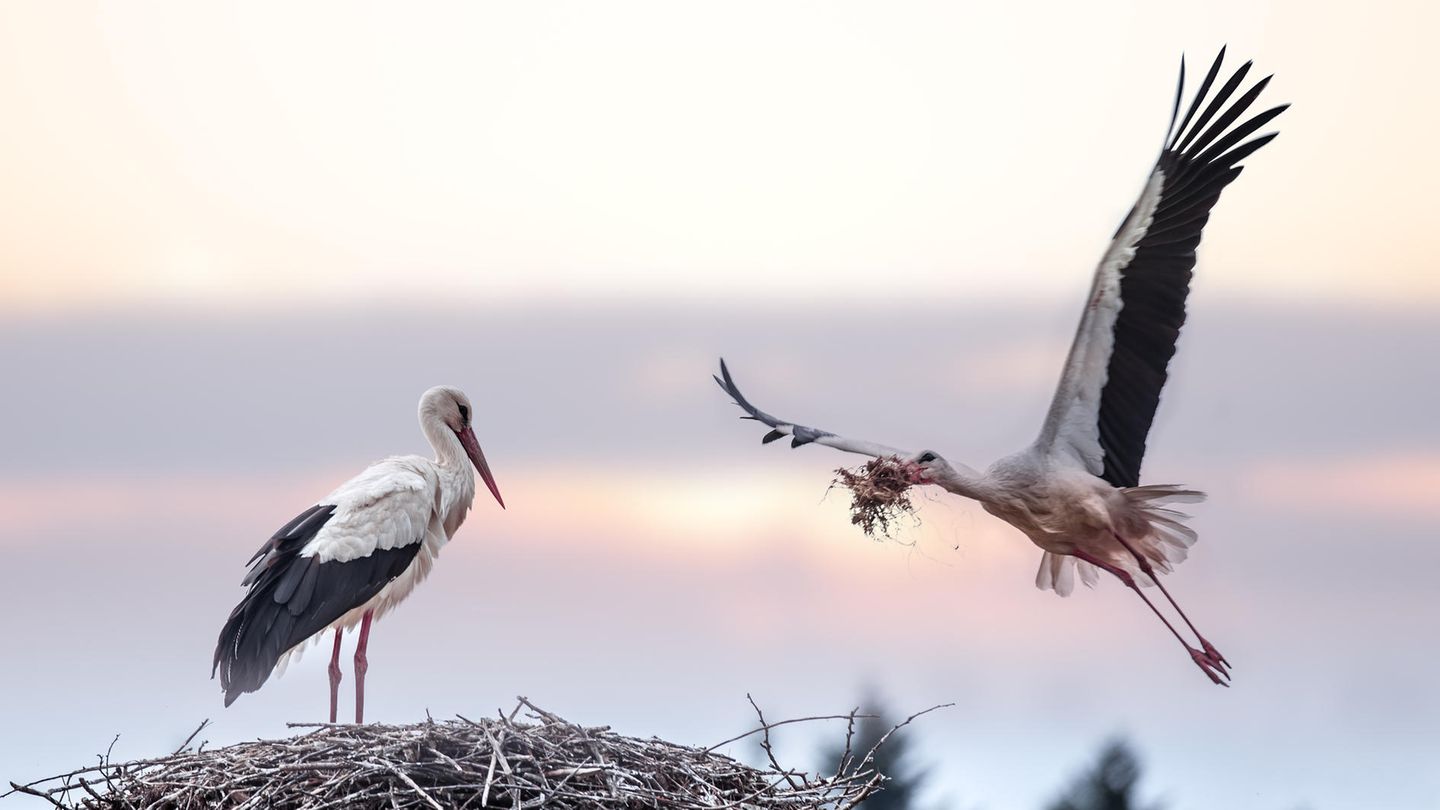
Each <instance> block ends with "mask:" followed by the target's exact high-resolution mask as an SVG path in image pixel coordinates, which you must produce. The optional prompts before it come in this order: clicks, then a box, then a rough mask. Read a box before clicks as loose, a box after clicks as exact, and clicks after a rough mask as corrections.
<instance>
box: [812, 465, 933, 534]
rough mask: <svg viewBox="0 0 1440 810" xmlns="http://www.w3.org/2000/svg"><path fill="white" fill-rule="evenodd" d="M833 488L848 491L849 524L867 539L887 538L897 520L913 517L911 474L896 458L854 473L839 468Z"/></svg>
mask: <svg viewBox="0 0 1440 810" xmlns="http://www.w3.org/2000/svg"><path fill="white" fill-rule="evenodd" d="M835 485H839V486H842V487H845V488H846V489H848V490H850V494H851V500H850V522H851V523H853V524H855V525H856V526H859V527H860V529H861V530H862V531H864V532H865V534H866V535H867V536H869V537H873V538H875V539H881V538H886V537H890V534H891V529H892V527H893V526H894V524H895V523H896V521H898V520H900V519H901V518H904V517H910V516H913V515H914V514H915V505H914V504H913V503H911V502H910V488H911V487H912V486H913V484H911V483H910V474H909V473H908V472H906V469H905V465H904V464H903V463H902V462H901V461H900V460H899V459H897V458H893V457H891V458H877V459H872V460H871V461H868V462H866V463H865V465H864V466H862V467H857V468H855V469H853V470H852V469H847V468H845V467H841V468H840V469H838V470H836V471H835V481H834V484H832V486H835Z"/></svg>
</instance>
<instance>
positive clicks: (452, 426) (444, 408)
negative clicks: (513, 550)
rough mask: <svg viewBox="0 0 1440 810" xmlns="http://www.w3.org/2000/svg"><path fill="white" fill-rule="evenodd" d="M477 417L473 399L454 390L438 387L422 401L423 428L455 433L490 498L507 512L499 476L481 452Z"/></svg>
mask: <svg viewBox="0 0 1440 810" xmlns="http://www.w3.org/2000/svg"><path fill="white" fill-rule="evenodd" d="M473 415H474V409H473V408H472V407H471V405H470V398H469V397H467V396H465V392H464V391H461V390H460V389H459V388H455V387H454V386H449V385H437V386H435V387H434V388H431V389H430V390H429V391H426V392H425V393H424V395H422V396H421V397H420V426H421V427H422V428H424V429H425V430H427V431H429V430H432V429H436V428H438V429H443V430H448V431H450V432H451V433H454V434H455V437H456V438H457V439H459V440H460V446H461V447H463V448H465V455H467V456H469V457H470V463H472V464H474V465H475V471H476V472H478V473H480V478H481V479H482V480H483V481H484V482H485V486H487V487H489V488H490V494H491V495H494V496H495V500H496V501H499V503H500V508H502V509H503V508H505V499H504V498H501V497H500V487H498V486H496V485H495V476H494V475H492V474H491V472H490V465H489V464H487V463H486V462H485V453H484V452H482V451H481V450H480V442H479V440H477V439H476V438H475V431H474V429H473V428H471V426H470V419H471V417H472V416H473Z"/></svg>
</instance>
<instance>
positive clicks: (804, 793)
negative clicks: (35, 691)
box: [0, 698, 918, 810]
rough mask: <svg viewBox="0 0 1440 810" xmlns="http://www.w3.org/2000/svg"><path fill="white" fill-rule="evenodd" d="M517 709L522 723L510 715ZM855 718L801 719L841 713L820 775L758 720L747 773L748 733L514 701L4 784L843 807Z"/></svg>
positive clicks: (212, 796)
mask: <svg viewBox="0 0 1440 810" xmlns="http://www.w3.org/2000/svg"><path fill="white" fill-rule="evenodd" d="M752 703H753V702H752ZM522 711H523V712H524V718H523V720H520V721H517V719H516V717H517V715H520V714H521V713H522ZM756 712H757V713H759V709H758V707H757V709H756ZM857 716H861V715H856V714H855V713H854V712H852V713H850V714H849V715H839V716H836V717H826V718H805V719H806V720H824V719H846V718H848V719H849V720H850V723H849V732H847V734H846V749H847V750H846V756H845V757H844V758H843V759H844V760H845V761H846V762H847V763H848V767H842V769H837V771H836V772H835V773H834V774H830V775H810V774H807V773H803V772H800V771H795V770H790V769H784V768H781V767H780V765H779V764H778V763H777V762H776V761H775V758H774V756H773V752H772V751H771V748H770V745H769V742H770V739H769V736H770V735H769V731H770V729H771V728H773V727H774V726H772V725H769V724H766V723H765V720H764V716H763V715H761V716H760V724H761V727H760V728H758V729H756V730H755V731H753V732H751V734H758V733H761V732H764V735H765V736H764V738H763V742H762V747H763V749H764V751H765V752H766V754H767V755H768V756H769V758H770V767H768V768H756V767H752V766H749V765H745V764H743V763H740V762H738V761H736V760H734V759H732V758H730V757H728V756H725V755H722V754H717V753H714V751H713V749H714V748H718V747H720V745H726V744H728V743H731V742H734V741H735V740H738V739H741V738H743V737H746V736H749V734H746V735H741V737H737V738H735V739H732V740H727V741H726V742H725V743H721V744H720V745H716V746H712V747H711V748H695V747H690V746H685V745H677V744H675V743H670V742H665V741H664V740H660V739H654V738H652V739H648V740H642V739H638V738H635V737H625V736H622V735H619V734H616V733H614V732H612V731H610V729H609V727H608V726H600V727H595V728H587V727H583V726H580V725H577V724H575V723H571V722H568V721H565V720H562V719H561V718H559V717H556V716H555V715H553V714H551V713H549V712H547V711H544V710H542V709H539V708H537V707H535V706H534V705H533V704H531V703H530V702H529V701H528V700H526V699H524V698H521V699H520V704H519V705H518V706H516V708H515V710H514V711H513V712H511V713H510V715H508V716H505V715H500V716H498V717H496V718H494V719H485V720H481V721H479V722H476V721H472V720H468V719H466V718H464V717H458V718H457V719H456V720H447V721H441V722H435V721H433V720H427V721H426V722H423V723H415V724H411V725H400V726H392V725H379V724H372V725H359V726H356V725H326V724H313V723H292V724H290V725H291V726H292V727H300V728H310V729H311V730H310V731H309V732H308V733H304V734H302V735H301V736H298V737H292V738H290V739H284V740H258V741H255V742H246V743H240V744H238V745H231V746H227V747H224V748H215V749H211V750H208V751H207V750H205V749H204V744H203V743H202V744H201V745H200V748H199V749H198V750H186V749H184V748H182V750H181V751H179V752H177V753H175V754H173V755H170V756H167V757H163V758H159V759H151V760H140V761H135V762H127V763H111V762H110V761H109V757H108V755H106V756H105V757H102V759H101V764H100V765H98V766H95V767H91V768H85V769H82V770H77V771H74V772H71V773H69V774H65V775H62V776H57V777H52V778H50V779H46V780H41V781H39V782H32V783H30V784H29V785H23V786H22V785H16V784H15V783H13V782H12V783H11V786H12V788H14V790H13V791H12V792H18V793H26V794H29V795H32V796H39V797H42V798H45V799H47V800H48V801H49V802H50V803H51V804H52V805H54V806H56V807H62V808H95V809H96V810H98V809H99V808H152V807H159V808H200V807H207V808H208V807H243V808H307V809H310V810H319V808H381V807H387V808H437V809H438V808H451V807H455V808H486V807H497V808H515V810H524V809H525V808H542V807H543V808H554V809H555V810H567V808H579V807H586V808H595V807H602V808H660V807H664V808H678V809H679V810H699V809H700V808H706V810H729V809H731V808H737V809H738V808H787V810H803V809H804V808H827V810H833V809H834V808H851V807H854V806H855V805H856V804H858V803H860V802H861V801H862V800H864V799H865V798H866V797H867V796H869V795H870V794H871V793H873V792H874V791H875V790H877V789H878V788H879V787H880V785H881V783H882V782H883V781H884V779H885V777H884V776H882V775H881V774H880V773H879V772H878V771H877V770H876V769H875V767H874V761H873V754H874V751H873V750H872V751H871V752H868V753H864V754H863V756H853V755H851V754H850V753H849V750H848V749H849V743H850V741H851V739H852V737H853V733H854V727H855V722H854V721H855V718H856V717H857ZM917 716H918V715H917ZM911 719H914V718H911ZM785 722H796V721H785ZM906 722H907V723H908V722H909V721H906ZM784 724H785V723H784V722H782V723H776V724H774V725H775V726H778V725H784ZM201 728H202V729H203V728H204V725H203V724H202V725H201ZM199 731H200V729H196V733H197V734H198V733H199ZM194 736H195V735H191V739H192V740H193V739H194ZM887 736H888V735H887ZM188 745H189V741H187V742H186V746H188ZM877 748H878V746H877ZM0 795H3V794H0Z"/></svg>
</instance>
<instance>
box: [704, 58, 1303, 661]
mask: <svg viewBox="0 0 1440 810" xmlns="http://www.w3.org/2000/svg"><path fill="white" fill-rule="evenodd" d="M1224 56H1225V51H1224V49H1222V50H1221V51H1220V55H1219V56H1217V57H1216V59H1215V62H1214V63H1213V64H1212V65H1211V67H1210V70H1209V72H1208V73H1207V74H1206V76H1205V78H1204V80H1203V81H1202V82H1201V85H1200V89H1199V90H1198V91H1197V92H1196V94H1195V97H1194V100H1193V101H1192V102H1191V104H1190V106H1189V108H1188V110H1187V112H1186V113H1185V116H1184V118H1183V119H1182V118H1181V117H1180V115H1179V113H1180V101H1181V97H1182V96H1183V93H1184V87H1185V70H1184V65H1183V63H1182V65H1181V71H1180V86H1179V89H1178V90H1177V91H1176V97H1175V107H1174V112H1173V113H1172V116H1171V121H1170V131H1169V132H1167V135H1166V142H1165V147H1164V149H1163V150H1162V151H1161V154H1160V158H1159V160H1158V161H1157V162H1156V164H1155V167H1154V168H1153V170H1152V171H1151V173H1150V175H1149V177H1148V178H1147V180H1146V182H1145V187H1144V189H1143V190H1142V191H1141V193H1140V196H1139V199H1137V200H1136V202H1135V204H1134V206H1133V207H1132V208H1131V210H1130V213H1129V214H1128V215H1127V216H1126V217H1125V220H1124V222H1123V223H1122V224H1121V226H1120V228H1119V229H1118V231H1117V232H1116V234H1115V236H1114V239H1113V240H1112V241H1111V244H1110V246H1109V248H1108V249H1107V250H1106V251H1105V255H1104V256H1103V257H1102V258H1101V261H1100V264H1099V266H1098V267H1097V269H1096V271H1095V276H1094V282H1093V284H1092V286H1091V289H1090V294H1089V296H1088V298H1087V300H1086V305H1085V309H1084V312H1083V314H1082V315H1081V318H1080V325H1079V328H1078V329H1077V331H1076V335H1075V340H1074V342H1073V344H1072V345H1071V349H1070V353H1069V355H1068V357H1067V358H1066V361H1065V365H1064V368H1063V371H1062V374H1061V377H1060V383H1059V385H1058V386H1057V389H1056V392H1055V397H1054V399H1053V400H1052V402H1051V405H1050V409H1049V411H1048V412H1047V414H1046V418H1045V422H1044V425H1043V426H1042V428H1041V430H1040V435H1039V436H1038V437H1037V438H1036V440H1035V442H1034V443H1033V444H1031V445H1030V446H1029V447H1026V448H1025V449H1024V450H1022V451H1020V452H1019V453H1016V454H1014V455H1011V456H1008V457H1006V458H1002V459H1000V460H999V461H997V462H995V463H994V464H992V465H990V467H989V468H987V469H986V470H985V471H984V472H977V471H975V470H972V469H970V468H968V467H965V466H964V465H961V464H953V463H951V462H949V461H946V460H945V459H944V458H942V457H941V456H940V455H939V454H937V453H935V452H932V451H928V450H927V451H921V452H919V453H910V452H904V451H901V450H897V449H895V448H892V447H888V446H886V445H882V444H877V443H875V442H868V441H862V440H856V439H850V438H846V437H843V436H837V435H835V434H834V433H830V432H829V431H824V430H819V429H816V428H811V427H805V426H803V425H797V424H795V423H793V422H789V421H787V420H782V419H778V418H776V417H774V416H771V415H770V414H768V413H766V412H764V411H761V410H759V409H758V408H756V407H755V406H754V405H752V404H750V402H749V401H748V400H746V399H745V397H744V396H743V395H742V394H741V393H740V390H739V388H737V387H736V385H735V381H734V380H733V379H732V378H731V376H730V371H729V369H728V368H727V367H726V365H725V363H724V361H723V360H722V361H721V364H720V372H721V373H720V376H718V377H716V378H715V379H716V382H717V383H719V385H720V387H721V388H722V389H724V390H725V391H726V392H727V393H729V394H730V396H731V397H732V398H733V399H734V400H735V403H736V404H738V405H739V406H740V407H742V408H743V409H745V411H746V412H747V414H748V415H747V417H745V418H749V419H755V420H758V421H760V422H763V423H765V424H767V425H769V426H770V427H771V431H770V433H769V434H767V435H766V436H765V439H764V440H765V442H767V443H768V442H771V441H774V440H776V439H778V438H781V437H783V436H790V437H791V446H792V447H799V446H801V445H805V444H811V443H814V444H823V445H826V446H829V447H834V448H836V449H839V450H844V451H846V452H851V453H859V454H862V455H868V456H874V457H877V458H893V459H895V460H897V461H899V462H900V463H902V464H903V465H904V466H905V468H906V470H907V471H908V472H909V475H910V478H911V482H912V483H913V484H915V485H927V484H928V485H935V486H939V487H942V488H944V489H946V490H948V491H950V492H952V493H955V494H957V495H962V496H965V497H968V498H973V499H975V500H977V501H979V502H980V504H981V505H982V506H983V508H984V509H985V510H986V511H987V512H989V513H991V514H993V515H995V516H997V517H999V518H1000V519H1002V520H1004V521H1005V522H1007V523H1009V524H1011V525H1012V526H1014V527H1015V528H1017V529H1019V530H1020V531H1021V532H1023V533H1024V534H1025V535H1026V536H1027V537H1029V538H1030V540H1031V541H1032V542H1033V543H1034V544H1035V545H1036V546H1038V547H1039V548H1040V549H1041V550H1042V551H1043V552H1044V553H1043V554H1042V555H1041V561H1040V568H1039V571H1038V572H1037V574H1036V577H1035V584H1036V585H1037V586H1038V587H1040V588H1042V589H1051V590H1054V591H1055V592H1056V593H1058V594H1060V595H1061V596H1065V595H1068V594H1069V593H1071V591H1072V590H1073V589H1074V583H1075V579H1076V576H1077V571H1078V577H1079V579H1080V581H1081V582H1083V583H1084V584H1086V585H1094V584H1095V583H1096V582H1097V581H1098V580H1099V571H1098V569H1104V570H1106V571H1109V572H1110V573H1112V574H1114V575H1115V576H1116V577H1118V578H1120V579H1121V581H1123V582H1124V583H1125V584H1126V585H1127V586H1129V587H1131V588H1133V589H1134V590H1135V593H1137V594H1139V595H1140V597H1141V598H1142V599H1144V600H1145V602H1146V604H1148V605H1150V608H1151V609H1152V610H1154V611H1155V613H1156V615H1157V616H1159V617H1160V618H1161V620H1162V621H1164V622H1165V625H1166V626H1167V627H1169V628H1170V631H1171V632H1172V633H1174V635H1175V637H1176V638H1177V639H1179V640H1180V643H1181V644H1183V645H1184V646H1185V648H1186V650H1188V651H1189V653H1190V656H1191V658H1192V659H1193V660H1194V661H1195V663H1196V664H1197V665H1198V666H1199V667H1200V668H1201V669H1202V670H1203V671H1204V672H1205V674H1206V675H1207V676H1209V677H1210V679H1211V680H1212V681H1214V682H1215V683H1217V684H1225V682H1226V679H1228V678H1229V662H1228V661H1226V660H1225V658H1224V656H1222V655H1220V653H1219V652H1218V651H1216V649H1215V648H1214V646H1213V645H1212V644H1210V643H1209V642H1208V641H1206V640H1205V638H1204V637H1203V636H1201V635H1200V633H1199V632H1198V631H1195V626H1194V625H1193V624H1190V620H1189V619H1188V617H1186V616H1185V613H1184V611H1182V610H1180V608H1179V605H1176V604H1175V601H1174V600H1173V599H1170V595H1169V593H1168V592H1165V586H1164V585H1163V584H1161V582H1160V579H1159V576H1158V575H1159V574H1161V573H1169V572H1170V571H1171V570H1172V568H1173V565H1174V564H1175V563H1178V562H1180V561H1182V560H1184V559H1185V556H1186V554H1187V552H1188V549H1189V547H1190V546H1191V545H1192V544H1193V543H1194V542H1195V539H1196V536H1195V532H1194V531H1193V530H1191V529H1190V528H1189V527H1188V526H1186V525H1185V524H1184V520H1185V519H1186V517H1187V515H1185V514H1183V513H1181V512H1178V511H1175V510H1174V509H1171V508H1170V505H1172V504H1176V503H1193V502H1196V501H1199V500H1201V499H1203V498H1204V496H1203V495H1202V494H1201V493H1199V492H1196V491H1194V490H1190V489H1186V488H1183V487H1179V486H1173V485H1154V484H1152V485H1146V486H1142V485H1140V463H1141V461H1142V459H1143V457H1144V454H1145V443H1146V439H1147V436H1148V434H1149V431H1150V425H1151V422H1152V421H1153V419H1154V416H1155V409H1156V407H1157V406H1158V404H1159V400H1160V391H1161V389H1162V388H1163V386H1164V384H1165V380H1166V376H1167V371H1166V369H1167V366H1168V364H1169V361H1170V358H1171V356H1172V355H1173V354H1174V352H1175V342H1176V339H1177V338H1178V337H1179V333H1180V327H1181V325H1182V324H1183V323H1184V321H1185V298H1186V295H1187V293H1188V291H1189V284H1190V278H1191V271H1192V269H1193V268H1194V266H1195V249H1196V247H1197V246H1198V245H1199V244H1200V238H1201V233H1202V231H1203V229H1204V226H1205V224H1206V222H1207V221H1208V220H1209V216H1210V211H1211V209H1212V208H1213V207H1214V205H1215V203H1216V202H1217V201H1218V200H1219V198H1220V192H1221V191H1222V190H1223V189H1224V188H1225V187H1226V186H1227V185H1229V184H1230V183H1231V182H1233V181H1234V180H1235V178H1236V177H1238V176H1239V174H1240V171H1241V166H1239V163H1240V161H1241V160H1243V159H1244V158H1246V157H1248V156H1249V155H1251V154H1252V153H1254V152H1255V150H1257V149H1259V148H1260V147H1261V146H1264V145H1265V144H1266V143H1268V142H1269V141H1270V140H1271V139H1273V138H1274V137H1275V136H1274V134H1273V133H1272V134H1268V135H1262V136H1259V137H1256V138H1253V139H1251V140H1249V141H1245V139H1246V138H1249V137H1250V136H1251V135H1253V134H1254V133H1255V132H1256V131H1257V130H1258V129H1259V128H1260V127H1262V126H1264V125H1265V124H1266V123H1268V122H1269V121H1271V120H1272V119H1274V118H1275V116H1277V115H1279V114H1280V113H1281V112H1282V111H1284V109H1285V107H1284V106H1283V105H1282V106H1280V107H1275V108H1272V109H1270V110H1267V111H1265V112H1262V113H1259V114H1258V115H1255V116H1253V117H1251V118H1249V119H1248V120H1245V121H1243V122H1241V123H1238V124H1237V123H1236V122H1237V121H1239V120H1240V118H1241V117H1242V116H1243V115H1244V113H1245V111H1246V110H1247V109H1248V108H1249V107H1250V105H1251V104H1253V103H1254V101H1255V99H1256V98H1257V97H1258V96H1259V94H1260V92H1261V91H1262V90H1263V89H1264V88H1265V86H1266V84H1267V83H1268V82H1269V78H1268V77H1267V78H1265V79H1262V80H1260V81H1259V82H1257V83H1256V84H1255V85H1254V86H1253V87H1251V88H1250V89H1249V90H1247V91H1245V92H1244V93H1243V94H1241V95H1240V96H1239V97H1238V98H1236V97H1235V93H1236V91H1237V90H1238V89H1239V86H1240V84H1241V83H1242V82H1243V80H1244V78H1245V76H1246V75H1247V73H1248V72H1249V70H1250V63H1248V62H1247V63H1245V64H1244V65H1242V66H1241V67H1240V68H1239V69H1238V70H1237V71H1236V72H1235V73H1234V74H1233V75H1232V76H1231V77H1230V78H1229V79H1228V80H1226V82H1225V83H1224V85H1223V86H1221V87H1220V88H1219V89H1218V90H1216V92H1215V94H1214V96H1213V97H1210V96H1209V91H1210V90H1211V88H1212V86H1213V85H1214V83H1215V80H1216V78H1217V76H1218V75H1219V72H1220V66H1221V63H1222V62H1223V60H1224ZM1207 98H1209V102H1208V104H1207V103H1205V102H1206V100H1207ZM1232 98H1234V100H1233V102H1232V101H1231V99H1232ZM1202 105H1203V106H1202ZM1177 121H1178V126H1177V125H1176V123H1177ZM1242 141H1243V143H1242ZM1150 584H1154V585H1157V586H1159V588H1160V590H1161V591H1162V592H1165V596H1166V598H1167V599H1168V600H1169V601H1170V603H1171V605H1172V606H1174V608H1175V610H1176V612H1177V613H1179V615H1180V617H1181V618H1182V619H1184V621H1185V623H1186V625H1187V626H1189V628H1190V630H1191V631H1192V632H1194V634H1195V637H1196V638H1197V639H1198V641H1199V647H1198V648H1197V647H1192V646H1191V645H1190V643H1189V642H1188V641H1186V640H1185V638H1184V637H1183V636H1181V635H1180V633H1179V632H1177V631H1176V630H1175V628H1174V626H1173V625H1171V624H1170V621H1169V620H1168V619H1166V618H1165V616H1164V615H1163V614H1162V613H1160V611H1159V610H1158V609H1156V608H1155V606H1154V604H1152V603H1151V602H1150V600H1149V598H1148V597H1146V596H1145V594H1144V593H1143V592H1142V591H1141V590H1140V588H1139V587H1138V586H1139V585H1150Z"/></svg>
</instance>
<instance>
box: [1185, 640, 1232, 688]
mask: <svg viewBox="0 0 1440 810" xmlns="http://www.w3.org/2000/svg"><path fill="white" fill-rule="evenodd" d="M1190 658H1191V660H1193V661H1194V662H1195V665H1196V666H1198V667H1200V669H1201V671H1203V672H1204V673H1205V674H1206V675H1207V676H1209V677H1210V681H1211V682H1212V683H1214V684H1216V685H1217V686H1229V685H1230V684H1229V680H1230V673H1229V672H1227V671H1226V670H1225V665H1224V664H1223V663H1221V662H1220V661H1217V660H1215V659H1213V658H1211V657H1210V654H1209V653H1207V652H1205V651H1203V650H1197V649H1195V648H1193V647H1192V648H1190Z"/></svg>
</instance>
